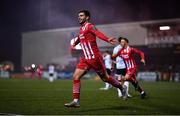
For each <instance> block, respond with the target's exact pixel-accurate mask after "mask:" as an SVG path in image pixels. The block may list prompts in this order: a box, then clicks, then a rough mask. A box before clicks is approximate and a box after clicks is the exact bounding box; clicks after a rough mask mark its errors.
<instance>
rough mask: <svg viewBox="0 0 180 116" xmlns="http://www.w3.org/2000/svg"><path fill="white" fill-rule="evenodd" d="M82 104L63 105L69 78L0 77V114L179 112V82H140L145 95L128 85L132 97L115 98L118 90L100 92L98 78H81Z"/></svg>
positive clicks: (69, 90)
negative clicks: (77, 105)
mask: <svg viewBox="0 0 180 116" xmlns="http://www.w3.org/2000/svg"><path fill="white" fill-rule="evenodd" d="M81 83H82V86H81V87H82V91H81V107H80V108H76V109H73V108H65V107H64V103H66V102H69V101H71V98H72V97H71V96H72V81H71V80H56V81H55V82H53V83H50V82H49V81H47V80H36V79H33V80H32V79H0V114H21V115H23V114H29V115H31V114H42V115H43V114H46V115H50V114H64V115H65V114H69V115H73V114H76V115H80V114H87V115H91V114H99V115H100V114H105V115H113V114H114V115H118V114H144V115H145V114H180V83H172V82H142V83H141V85H143V87H144V88H145V90H146V91H147V93H148V98H146V99H144V100H141V99H140V97H139V93H138V92H135V91H134V88H132V86H131V88H130V93H131V94H132V95H133V98H130V99H128V100H127V101H124V100H122V99H121V98H118V97H117V91H116V90H115V89H111V90H108V91H100V90H99V88H100V87H103V86H104V83H103V82H101V81H92V80H83V81H82V82H81Z"/></svg>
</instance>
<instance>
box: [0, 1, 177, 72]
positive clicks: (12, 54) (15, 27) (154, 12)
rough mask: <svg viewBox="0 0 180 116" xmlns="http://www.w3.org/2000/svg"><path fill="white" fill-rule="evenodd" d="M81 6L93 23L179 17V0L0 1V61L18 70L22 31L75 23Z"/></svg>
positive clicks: (66, 25)
mask: <svg viewBox="0 0 180 116" xmlns="http://www.w3.org/2000/svg"><path fill="white" fill-rule="evenodd" d="M81 9H87V10H89V11H90V12H91V14H92V22H93V23H95V24H96V25H97V24H109V23H120V22H133V21H145V20H146V21H147V20H158V19H171V18H180V4H179V3H178V0H1V1H0V43H1V44H0V62H2V61H7V60H9V61H12V62H14V63H15V66H16V68H17V69H20V65H21V38H22V37H21V33H22V32H26V31H32V30H40V29H54V28H62V27H72V26H78V23H77V12H78V11H79V10H81Z"/></svg>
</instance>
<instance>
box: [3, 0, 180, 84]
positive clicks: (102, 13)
mask: <svg viewBox="0 0 180 116" xmlns="http://www.w3.org/2000/svg"><path fill="white" fill-rule="evenodd" d="M179 5H180V4H178V1H177V0H158V1H154V0H136V1H131V0H78V1H75V0H74V1H73V0H36V1H35V0H14V1H11V0H1V1H0V71H1V73H0V77H2V78H36V77H38V78H45V77H47V76H48V67H49V66H50V65H53V66H54V67H55V72H56V75H55V76H56V78H57V79H70V78H72V74H73V71H74V69H75V66H76V64H77V63H78V61H79V57H80V55H81V49H77V50H71V49H70V44H71V43H72V41H74V40H73V38H75V37H76V36H77V35H78V31H79V24H78V22H77V12H78V11H79V10H82V9H87V10H89V11H90V12H91V15H92V20H91V22H92V23H93V24H95V25H96V26H97V28H98V29H100V30H101V31H102V32H103V33H105V34H106V35H107V36H112V37H116V38H117V37H119V36H120V35H121V36H124V37H127V38H128V39H129V40H130V45H132V46H134V47H136V48H138V49H140V50H142V51H143V52H144V53H145V56H146V60H147V66H145V67H144V66H142V65H141V64H140V65H139V73H138V75H139V76H138V77H139V79H142V80H143V79H149V80H153V81H159V80H161V81H180V70H179V69H180V13H179V11H180V7H179ZM97 41H98V45H99V48H100V50H101V51H102V52H104V51H106V50H109V51H111V52H112V50H113V48H114V46H112V45H110V44H107V43H105V42H103V41H99V40H97ZM138 59H139V57H137V60H138ZM89 74H90V75H87V78H90V77H92V73H89ZM147 77H148V78H147Z"/></svg>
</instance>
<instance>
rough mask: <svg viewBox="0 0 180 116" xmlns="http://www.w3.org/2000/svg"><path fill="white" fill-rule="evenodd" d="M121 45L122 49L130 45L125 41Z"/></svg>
mask: <svg viewBox="0 0 180 116" xmlns="http://www.w3.org/2000/svg"><path fill="white" fill-rule="evenodd" d="M120 44H121V46H122V47H126V46H127V44H128V43H127V42H126V41H125V40H124V39H122V40H121V42H120Z"/></svg>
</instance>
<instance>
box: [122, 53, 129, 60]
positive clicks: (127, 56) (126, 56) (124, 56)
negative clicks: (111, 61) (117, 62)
mask: <svg viewBox="0 0 180 116" xmlns="http://www.w3.org/2000/svg"><path fill="white" fill-rule="evenodd" d="M121 56H122V57H123V58H124V59H127V58H129V55H128V54H125V55H124V54H122V55H121Z"/></svg>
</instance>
